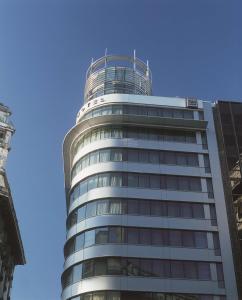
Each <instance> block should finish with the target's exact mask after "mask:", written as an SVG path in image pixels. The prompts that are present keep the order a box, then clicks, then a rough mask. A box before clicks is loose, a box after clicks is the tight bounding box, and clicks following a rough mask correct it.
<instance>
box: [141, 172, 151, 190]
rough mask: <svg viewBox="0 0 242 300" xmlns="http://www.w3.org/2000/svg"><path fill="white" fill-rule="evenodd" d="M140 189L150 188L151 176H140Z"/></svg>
mask: <svg viewBox="0 0 242 300" xmlns="http://www.w3.org/2000/svg"><path fill="white" fill-rule="evenodd" d="M139 187H141V188H149V176H148V175H146V174H144V175H139Z"/></svg>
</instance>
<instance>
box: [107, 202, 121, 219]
mask: <svg viewBox="0 0 242 300" xmlns="http://www.w3.org/2000/svg"><path fill="white" fill-rule="evenodd" d="M109 211H110V214H112V215H119V214H122V202H121V201H120V200H113V199H112V200H110V208H109Z"/></svg>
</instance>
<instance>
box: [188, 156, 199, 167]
mask: <svg viewBox="0 0 242 300" xmlns="http://www.w3.org/2000/svg"><path fill="white" fill-rule="evenodd" d="M187 161H188V165H189V166H198V165H199V162H198V155H197V154H195V153H190V154H188V156H187Z"/></svg>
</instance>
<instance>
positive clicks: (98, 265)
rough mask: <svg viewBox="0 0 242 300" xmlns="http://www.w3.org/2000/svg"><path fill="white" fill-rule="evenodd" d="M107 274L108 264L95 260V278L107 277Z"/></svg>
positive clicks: (101, 260)
mask: <svg viewBox="0 0 242 300" xmlns="http://www.w3.org/2000/svg"><path fill="white" fill-rule="evenodd" d="M106 274H107V263H106V261H105V259H102V258H101V259H95V262H94V276H99V275H106Z"/></svg>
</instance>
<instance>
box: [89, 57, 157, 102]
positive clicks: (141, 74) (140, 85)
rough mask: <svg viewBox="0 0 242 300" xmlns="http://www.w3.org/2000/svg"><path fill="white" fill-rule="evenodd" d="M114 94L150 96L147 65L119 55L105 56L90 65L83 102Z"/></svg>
mask: <svg viewBox="0 0 242 300" xmlns="http://www.w3.org/2000/svg"><path fill="white" fill-rule="evenodd" d="M117 62H118V65H116V64H117ZM114 93H120V94H136V95H151V94H152V78H151V72H150V69H149V66H148V64H147V65H146V64H145V63H144V62H143V61H141V60H140V59H138V58H136V57H131V56H121V55H106V56H103V57H101V58H99V59H98V60H96V61H95V62H93V63H91V66H90V67H89V68H88V70H87V75H86V85H85V92H84V99H85V102H88V101H89V100H91V99H93V98H96V97H99V96H102V95H107V94H114Z"/></svg>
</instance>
